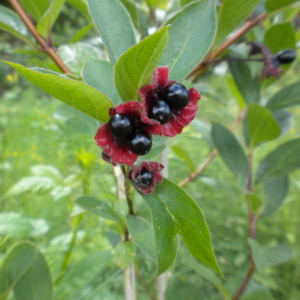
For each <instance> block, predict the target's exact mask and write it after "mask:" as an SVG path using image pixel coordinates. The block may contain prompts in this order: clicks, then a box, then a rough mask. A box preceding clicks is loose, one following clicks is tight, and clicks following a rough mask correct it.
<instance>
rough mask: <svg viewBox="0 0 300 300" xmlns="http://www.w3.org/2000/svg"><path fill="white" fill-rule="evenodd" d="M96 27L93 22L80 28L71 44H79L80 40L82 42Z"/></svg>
mask: <svg viewBox="0 0 300 300" xmlns="http://www.w3.org/2000/svg"><path fill="white" fill-rule="evenodd" d="M93 27H94V23H93V22H91V23H89V24H87V25H85V26H84V27H82V28H80V29H79V30H78V31H77V32H76V33H75V35H74V36H73V37H72V38H71V40H70V42H69V43H77V42H79V41H80V40H82V39H83V38H84V37H85V36H86V35H87V34H88V33H89V31H90V30H91V29H92V28H93Z"/></svg>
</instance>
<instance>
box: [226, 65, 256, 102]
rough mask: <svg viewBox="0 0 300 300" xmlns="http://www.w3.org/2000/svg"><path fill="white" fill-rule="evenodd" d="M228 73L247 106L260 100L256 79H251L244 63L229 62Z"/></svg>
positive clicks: (247, 67) (248, 69)
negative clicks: (230, 74) (229, 72)
mask: <svg viewBox="0 0 300 300" xmlns="http://www.w3.org/2000/svg"><path fill="white" fill-rule="evenodd" d="M229 67H230V71H231V73H232V76H233V78H234V81H235V83H236V86H237V88H238V89H239V91H240V93H241V95H242V96H243V98H244V100H245V102H246V103H247V104H251V103H257V102H259V100H260V84H259V81H258V77H257V76H255V77H252V75H251V71H250V68H249V66H248V64H247V63H244V62H230V63H229Z"/></svg>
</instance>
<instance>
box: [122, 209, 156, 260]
mask: <svg viewBox="0 0 300 300" xmlns="http://www.w3.org/2000/svg"><path fill="white" fill-rule="evenodd" d="M126 223H127V227H128V230H129V232H130V235H131V236H132V238H133V240H134V242H135V243H136V245H137V246H138V247H139V248H140V249H141V250H142V251H143V252H145V253H146V254H147V255H148V256H149V257H150V258H151V259H152V260H154V261H155V262H156V261H157V258H156V254H155V249H154V235H153V230H152V228H151V227H150V225H149V224H148V223H147V222H146V220H144V219H143V218H141V217H139V216H132V215H127V216H126Z"/></svg>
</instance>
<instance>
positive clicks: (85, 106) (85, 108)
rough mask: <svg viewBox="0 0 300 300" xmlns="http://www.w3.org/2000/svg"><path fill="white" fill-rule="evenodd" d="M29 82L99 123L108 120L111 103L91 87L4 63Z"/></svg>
mask: <svg viewBox="0 0 300 300" xmlns="http://www.w3.org/2000/svg"><path fill="white" fill-rule="evenodd" d="M5 63H6V64H8V65H9V66H11V67H13V68H14V69H15V70H17V71H18V72H19V73H20V74H21V75H23V76H24V77H25V78H27V79H28V80H29V81H30V82H32V83H33V84H35V85H36V86H37V87H39V88H40V89H42V90H43V91H44V92H46V93H48V94H50V95H51V96H53V97H55V98H57V99H59V100H61V101H62V102H65V103H66V104H69V105H71V106H73V107H75V108H76V109H78V110H80V111H82V112H84V113H86V114H88V115H90V116H91V117H93V118H95V119H96V120H99V121H101V122H107V121H108V120H109V115H108V109H109V108H110V107H113V103H112V102H111V101H110V100H109V99H108V98H107V97H106V96H104V95H103V94H101V93H100V92H98V91H97V90H95V89H93V88H92V87H90V86H88V85H86V84H84V83H82V82H79V81H75V80H70V79H65V78H62V77H60V76H56V75H52V74H51V75H50V74H43V73H39V72H36V71H33V70H31V69H27V68H25V67H23V66H21V65H19V64H15V63H12V62H5Z"/></svg>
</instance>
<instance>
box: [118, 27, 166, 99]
mask: <svg viewBox="0 0 300 300" xmlns="http://www.w3.org/2000/svg"><path fill="white" fill-rule="evenodd" d="M168 41H169V33H168V26H165V27H163V28H162V29H160V30H159V31H157V32H155V33H154V34H152V35H150V36H148V37H147V38H145V39H144V40H142V41H141V42H140V43H138V44H137V45H135V46H134V47H132V48H130V49H129V50H128V51H127V52H126V53H124V54H123V55H122V56H121V57H120V59H119V60H118V62H117V64H116V65H115V83H116V86H117V89H118V92H119V94H120V96H121V98H122V99H123V101H124V102H127V101H132V100H138V90H139V89H140V88H141V87H142V86H144V85H146V84H147V83H149V81H150V79H151V77H152V75H153V72H154V70H155V68H156V67H157V64H158V61H159V59H160V57H161V55H162V53H163V51H164V49H165V47H166V46H167V44H168Z"/></svg>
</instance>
